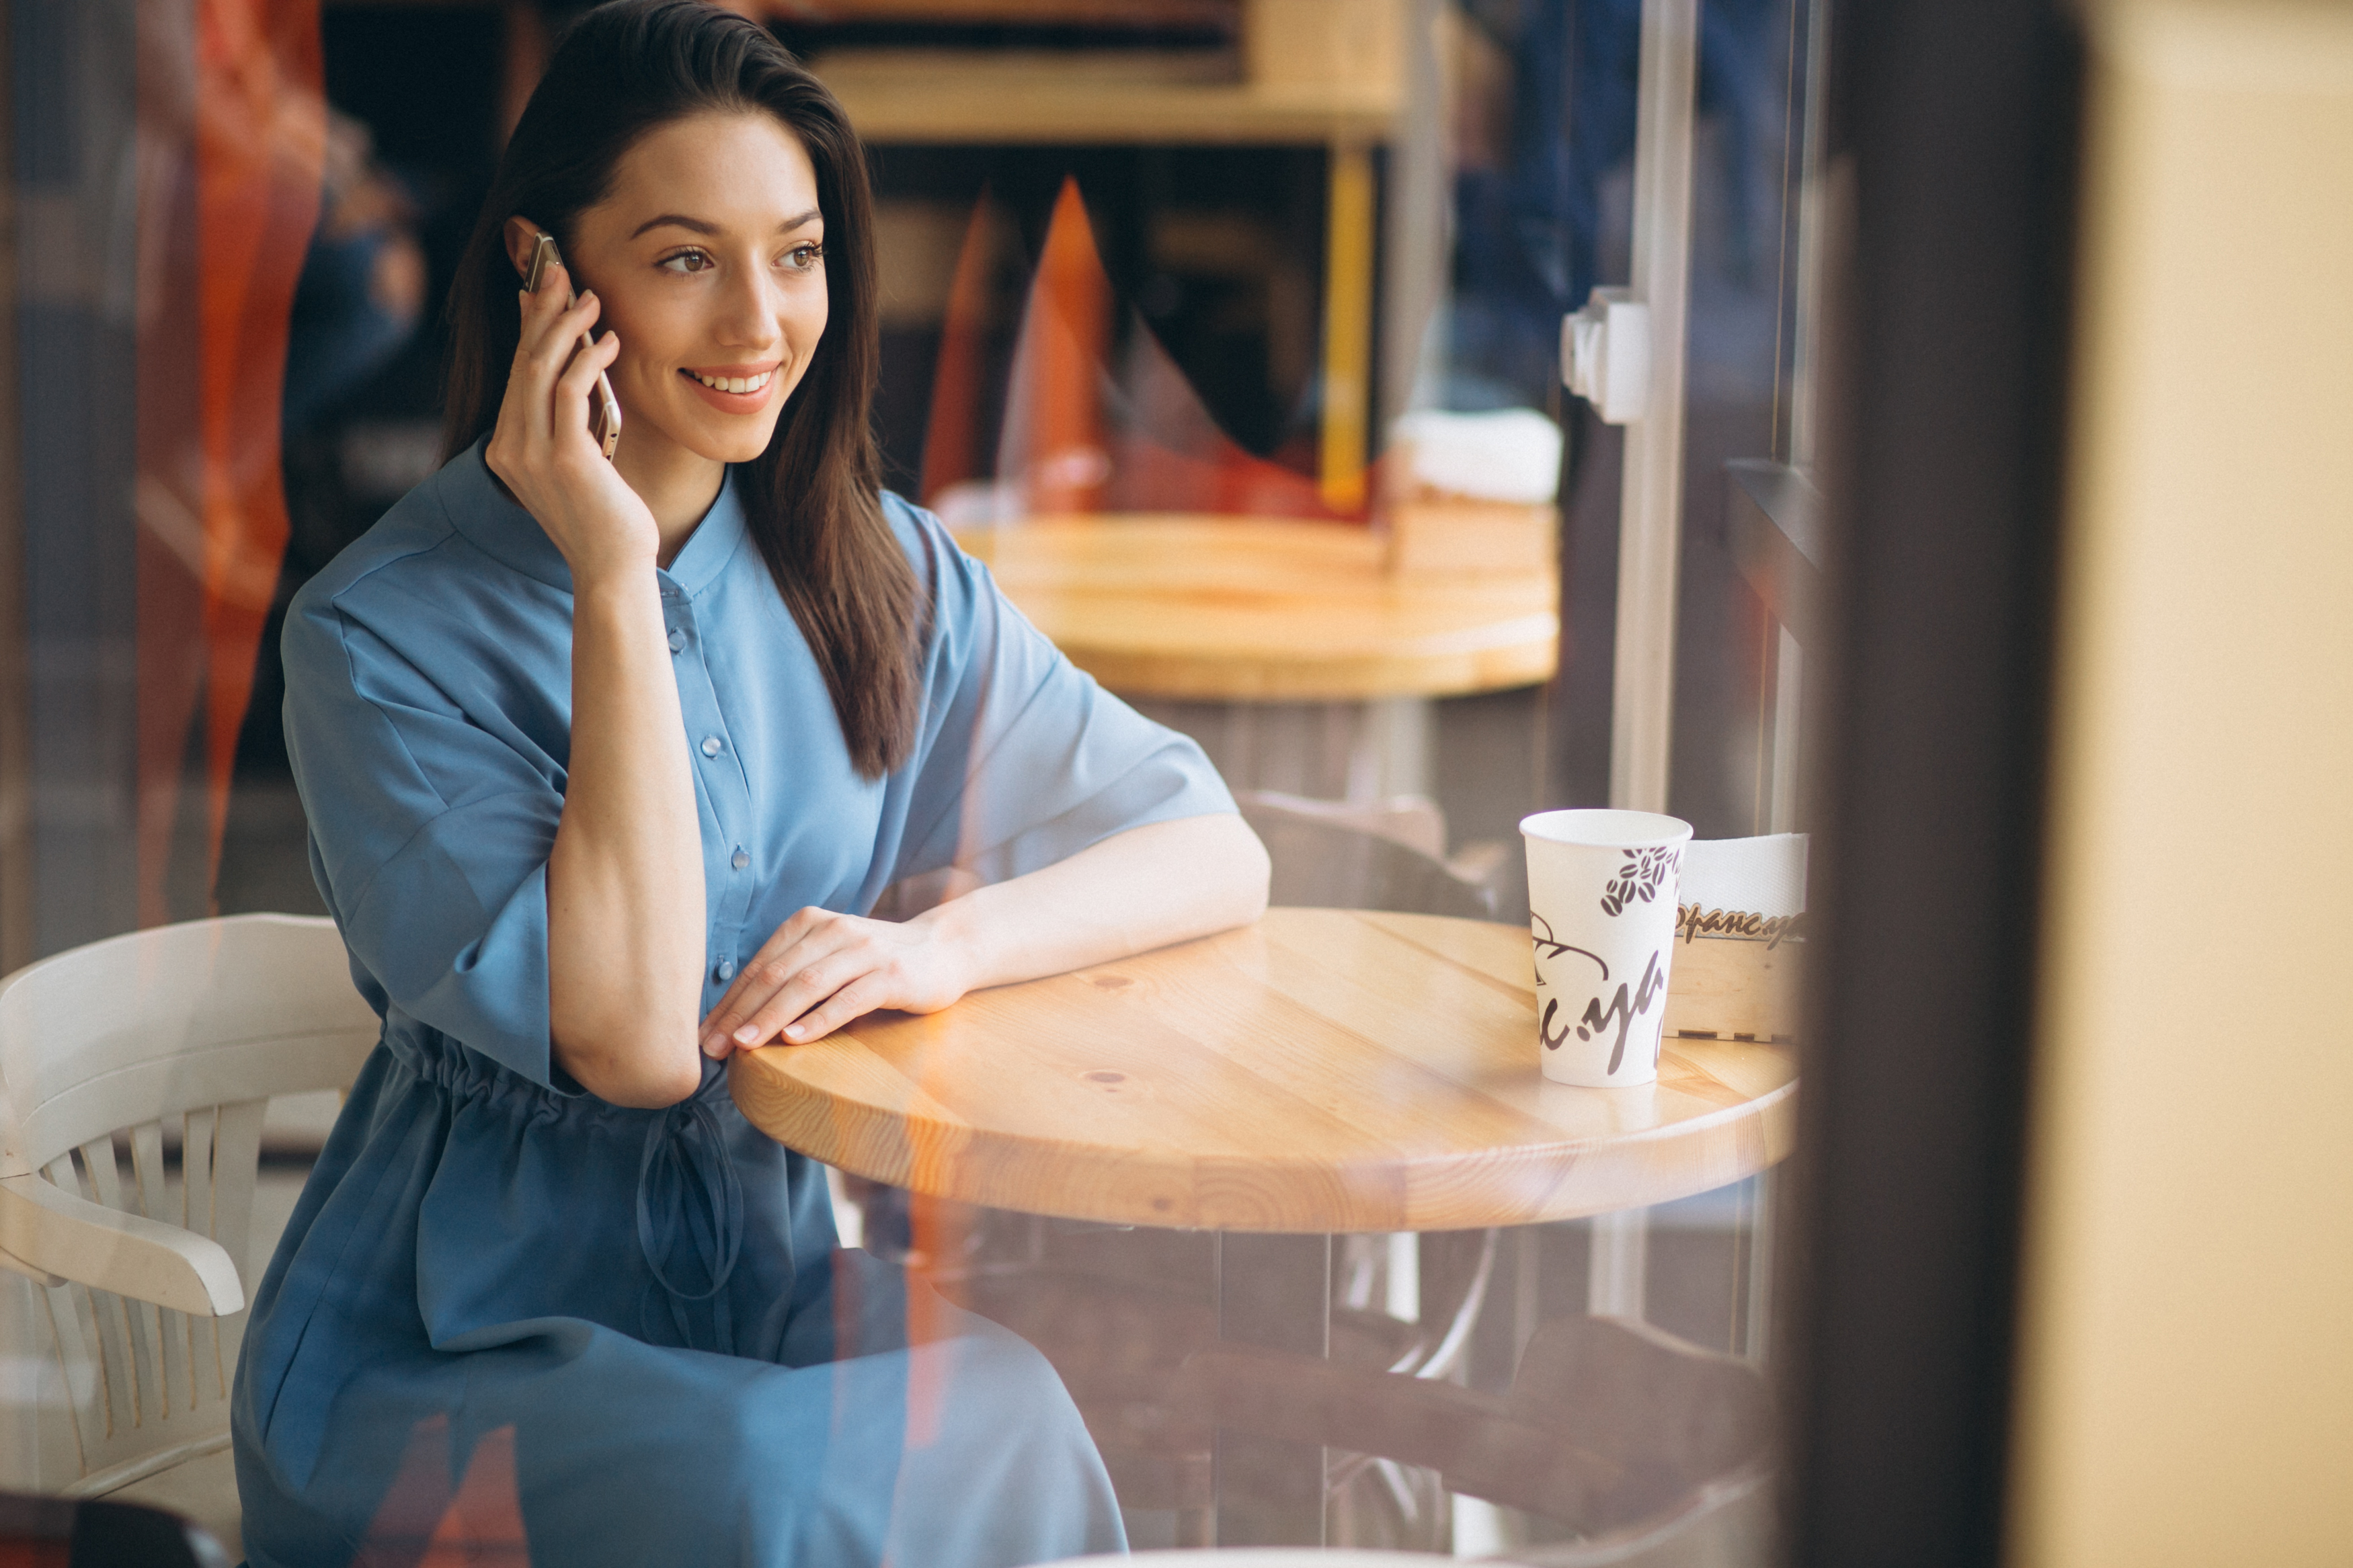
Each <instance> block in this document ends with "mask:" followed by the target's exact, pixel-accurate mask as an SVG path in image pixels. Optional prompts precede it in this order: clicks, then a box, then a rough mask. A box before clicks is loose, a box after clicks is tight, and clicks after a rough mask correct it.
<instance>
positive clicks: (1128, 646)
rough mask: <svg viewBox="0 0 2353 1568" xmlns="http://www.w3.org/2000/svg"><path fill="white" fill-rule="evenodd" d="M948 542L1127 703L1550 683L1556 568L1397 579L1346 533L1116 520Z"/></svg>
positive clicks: (1360, 696)
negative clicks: (984, 566)
mask: <svg viewBox="0 0 2353 1568" xmlns="http://www.w3.org/2000/svg"><path fill="white" fill-rule="evenodd" d="M956 539H957V542H959V543H961V544H962V545H963V546H964V547H965V550H967V551H969V552H971V553H972V554H974V555H976V556H977V557H979V558H980V559H981V560H983V561H985V562H987V563H988V565H989V568H990V570H992V571H993V572H995V573H996V574H997V582H998V583H999V584H1002V585H1003V587H1004V589H1005V592H1006V595H1007V596H1008V597H1009V598H1010V599H1011V600H1012V601H1013V602H1014V604H1015V605H1018V606H1019V607H1020V610H1021V613H1022V614H1023V615H1026V616H1029V619H1030V620H1031V621H1033V622H1035V623H1036V624H1037V626H1038V628H1039V630H1040V631H1042V632H1044V633H1045V634H1046V635H1047V636H1048V637H1050V638H1052V639H1053V641H1054V643H1055V644H1056V646H1058V647H1060V648H1061V650H1062V651H1063V652H1064V653H1066V654H1068V655H1070V657H1071V661H1072V662H1073V663H1075V664H1076V665H1078V667H1079V668H1082V669H1083V670H1085V671H1087V672H1088V673H1089V674H1091V675H1092V676H1093V677H1094V678H1095V679H1097V680H1100V681H1102V682H1103V685H1105V686H1107V687H1109V688H1111V689H1113V690H1114V691H1118V692H1121V693H1123V694H1126V695H1130V696H1138V697H1160V698H1175V699H1189V700H1205V701H1232V700H1240V701H1358V700H1366V699H1369V698H1381V697H1445V696H1455V695H1460V694H1461V693H1465V692H1473V691H1498V690H1504V689H1508V688H1511V687H1515V686H1528V685H1533V684H1535V683H1536V682H1538V681H1543V680H1549V679H1551V678H1552V674H1553V670H1554V668H1555V666H1556V663H1557V661H1558V658H1559V645H1560V614H1559V597H1560V584H1559V575H1558V574H1557V572H1556V571H1554V570H1551V569H1546V570H1541V571H1523V572H1514V573H1497V574H1443V575H1440V574H1431V575H1403V576H1401V575H1398V574H1392V573H1390V572H1388V570H1387V569H1386V561H1385V555H1386V547H1385V544H1384V542H1383V541H1382V540H1381V539H1379V538H1378V537H1377V536H1376V535H1375V534H1374V533H1372V532H1371V531H1369V530H1367V529H1366V528H1363V527H1361V526H1359V525H1356V524H1354V523H1333V522H1303V521H1280V520H1272V519H1265V518H1227V517H1205V516H1198V515H1170V514H1149V515H1121V516H1105V517H1097V518H1078V519H1039V520H1036V521H1027V522H1020V523H1012V524H1008V525H1005V526H1002V527H997V528H973V529H967V530H964V531H960V532H958V534H957V535H956Z"/></svg>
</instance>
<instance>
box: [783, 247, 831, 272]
mask: <svg viewBox="0 0 2353 1568" xmlns="http://www.w3.org/2000/svg"><path fill="white" fill-rule="evenodd" d="M824 259H825V247H824V246H822V245H819V244H817V243H814V242H812V243H810V244H807V245H797V246H795V247H792V249H790V250H788V251H786V252H785V265H786V267H788V268H791V269H792V270H794V271H795V272H814V271H816V270H817V268H818V262H820V261H823V260H824Z"/></svg>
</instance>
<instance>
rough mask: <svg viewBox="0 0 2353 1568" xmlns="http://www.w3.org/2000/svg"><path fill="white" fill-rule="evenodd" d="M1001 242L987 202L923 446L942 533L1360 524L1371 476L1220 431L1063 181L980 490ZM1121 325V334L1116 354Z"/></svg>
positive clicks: (927, 488) (945, 329)
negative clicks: (995, 266) (1342, 479)
mask: <svg viewBox="0 0 2353 1568" xmlns="http://www.w3.org/2000/svg"><path fill="white" fill-rule="evenodd" d="M999 231H1000V225H999V224H998V223H997V221H996V209H995V205H994V203H993V199H992V198H991V196H990V195H989V194H988V193H987V192H986V191H984V192H983V193H982V194H981V196H980V199H979V201H978V202H977V203H976V205H975V207H974V211H973V216H972V221H971V223H970V224H969V225H968V226H967V227H966V229H965V240H964V247H963V250H962V251H961V253H960V254H959V256H958V258H957V262H956V269H955V279H954V281H953V282H952V284H951V286H950V288H949V292H948V301H947V311H946V316H945V319H944V321H943V323H942V332H941V344H940V354H939V360H938V363H937V364H936V366H935V369H934V377H933V389H932V407H931V418H930V424H929V427H928V429H927V431H926V433H925V436H924V440H923V499H924V500H925V502H926V504H929V505H932V506H935V507H938V508H940V509H941V510H942V511H943V513H944V515H945V516H946V517H947V520H948V521H950V522H951V523H953V524H959V525H961V524H964V523H967V522H977V521H1017V520H1018V519H1020V518H1025V517H1043V516H1052V515H1055V514H1058V513H1069V512H1127V511H1186V512H1213V513H1236V514H1249V515H1255V516H1266V517H1302V518H1332V519H1345V520H1348V521H1363V520H1364V519H1365V518H1366V513H1367V507H1368V504H1369V502H1368V497H1370V496H1373V495H1377V494H1378V493H1379V489H1380V487H1379V485H1378V483H1377V476H1367V478H1368V479H1369V480H1372V481H1374V482H1368V483H1365V484H1360V485H1358V486H1356V487H1355V488H1353V489H1351V488H1347V487H1340V488H1337V489H1326V488H1325V487H1323V486H1321V485H1319V483H1318V481H1317V479H1315V477H1314V476H1313V475H1310V474H1305V473H1301V472H1299V471H1298V470H1296V469H1293V468H1288V467H1285V466H1284V465H1283V464H1282V463H1279V462H1275V461H1272V460H1271V459H1268V458H1260V457H1257V456H1255V455H1253V454H1252V453H1250V452H1249V451H1248V450H1246V449H1244V448H1243V447H1241V446H1240V444H1239V443H1237V442H1236V441H1235V440H1234V439H1233V438H1232V437H1229V436H1228V435H1227V434H1226V433H1225V431H1224V430H1223V429H1222V428H1220V427H1219V425H1218V422H1217V420H1216V418H1215V416H1212V415H1211V414H1210V412H1209V410H1208V405H1206V404H1205V403H1204V402H1203V401H1202V399H1201V395H1200V394H1199V393H1198V391H1197V390H1196V389H1195V388H1194V386H1193V384H1192V383H1191V382H1190V381H1189V380H1187V377H1186V375H1185V373H1184V372H1183V371H1182V370H1180V369H1178V368H1177V365H1176V361H1175V360H1174V359H1173V358H1171V357H1170V355H1169V353H1168V351H1167V350H1166V348H1165V347H1163V346H1162V344H1161V342H1160V340H1159V338H1158V337H1157V336H1156V335H1155V333H1154V331H1153V330H1152V328H1151V327H1150V326H1149V325H1148V324H1147V323H1146V322H1145V320H1144V318H1143V317H1142V315H1141V314H1139V313H1138V312H1136V311H1135V310H1133V309H1130V308H1127V307H1125V306H1124V305H1120V304H1117V303H1116V302H1115V295H1114V291H1113V287H1112V283H1111V279H1110V278H1109V276H1108V275H1107V274H1106V273H1105V272H1104V270H1103V258H1102V256H1101V254H1100V252H1099V251H1098V249H1097V247H1096V245H1095V237H1094V232H1093V228H1092V225H1091V224H1090V222H1089V220H1088V217H1087V211H1086V204H1085V201H1084V199H1083V197H1082V194H1081V192H1080V189H1079V185H1078V182H1077V181H1076V180H1075V179H1069V178H1066V179H1065V180H1064V181H1063V183H1062V187H1061V191H1060V194H1059V195H1058V196H1057V197H1056V199H1055V203H1054V211H1053V216H1052V218H1051V220H1050V223H1049V225H1048V227H1047V232H1046V239H1045V243H1044V245H1043V247H1041V250H1040V253H1039V260H1038V266H1037V270H1036V272H1035V274H1034V275H1033V277H1032V278H1031V280H1030V284H1029V296H1028V300H1027V303H1026V305H1025V306H1024V309H1023V311H1022V318H1021V327H1020V332H1019V336H1018V340H1017V342H1016V345H1015V348H1014V352H1013V359H1012V365H1011V368H1010V369H1009V371H1008V374H1007V383H1006V386H1005V391H1004V403H1003V406H1004V410H1005V417H1004V424H1003V427H1002V435H1001V437H1000V439H999V441H998V445H997V460H996V468H995V475H994V482H993V483H988V482H985V481H987V479H988V476H987V475H986V474H985V473H984V472H983V469H982V464H981V458H980V445H981V437H980V432H981V430H982V428H983V421H982V419H981V416H980V411H981V409H982V406H983V403H984V386H983V379H984V375H985V371H984V369H983V361H984V357H985V350H986V343H987V330H988V314H989V304H990V300H989V289H988V286H987V281H988V272H989V262H990V258H991V253H992V251H993V249H994V247H996V246H997V244H999V243H1000V241H999V238H998V235H999ZM1116 324H1124V327H1125V331H1124V348H1122V349H1120V350H1119V351H1118V352H1117V353H1116V354H1114V349H1113V344H1114V333H1113V327H1114V325H1116ZM1376 467H1377V465H1376Z"/></svg>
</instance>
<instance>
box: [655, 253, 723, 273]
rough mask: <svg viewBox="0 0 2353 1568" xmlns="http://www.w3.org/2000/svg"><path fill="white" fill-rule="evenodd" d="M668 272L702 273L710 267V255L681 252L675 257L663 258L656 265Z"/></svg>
mask: <svg viewBox="0 0 2353 1568" xmlns="http://www.w3.org/2000/svg"><path fill="white" fill-rule="evenodd" d="M656 265H657V266H659V267H660V268H663V269H664V270H666V271H670V272H702V271H706V270H708V269H709V268H710V267H711V266H712V260H711V255H710V253H709V252H708V251H702V250H681V251H680V252H679V253H678V254H677V255H676V256H665V257H663V258H661V260H660V261H659V262H657V263H656Z"/></svg>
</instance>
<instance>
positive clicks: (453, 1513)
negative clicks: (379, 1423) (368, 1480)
mask: <svg viewBox="0 0 2353 1568" xmlns="http://www.w3.org/2000/svg"><path fill="white" fill-rule="evenodd" d="M514 1439H515V1433H514V1428H513V1427H512V1426H501V1427H500V1428H498V1429H497V1430H496V1431H494V1432H490V1433H487V1434H485V1435H484V1436H483V1437H482V1439H481V1441H480V1442H478V1443H476V1444H475V1445H474V1451H473V1453H472V1454H471V1455H470V1457H469V1458H468V1459H467V1461H466V1476H465V1479H464V1480H462V1481H461V1482H459V1484H458V1485H457V1486H455V1487H452V1486H451V1485H450V1482H449V1461H450V1457H451V1456H450V1434H449V1418H448V1416H446V1415H432V1416H427V1418H426V1419H424V1420H422V1421H419V1422H418V1423H417V1426H416V1427H415V1428H414V1429H413V1430H411V1432H410V1433H409V1436H408V1452H407V1453H406V1455H404V1456H403V1457H402V1458H401V1463H400V1470H399V1473H398V1474H397V1475H396V1476H395V1477H394V1478H393V1482H392V1487H391V1489H390V1490H388V1491H387V1492H385V1499H384V1502H383V1504H382V1505H381V1506H380V1507H379V1508H378V1509H377V1510H376V1516H375V1523H374V1524H372V1525H371V1526H369V1528H368V1537H367V1540H366V1541H365V1542H363V1543H362V1545H361V1547H360V1553H359V1556H358V1558H357V1559H356V1561H355V1563H354V1568H508V1565H512V1568H525V1564H527V1563H529V1562H530V1561H531V1553H530V1551H529V1548H528V1546H527V1545H526V1543H525V1542H524V1535H523V1524H522V1492H521V1491H520V1490H519V1489H518V1488H517V1486H516V1482H515V1451H514Z"/></svg>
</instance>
